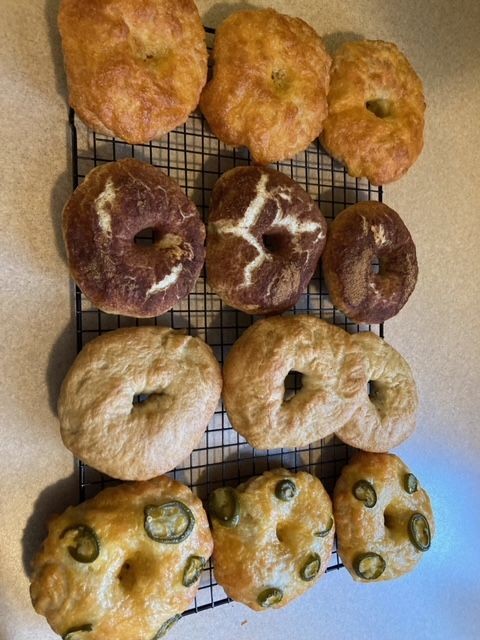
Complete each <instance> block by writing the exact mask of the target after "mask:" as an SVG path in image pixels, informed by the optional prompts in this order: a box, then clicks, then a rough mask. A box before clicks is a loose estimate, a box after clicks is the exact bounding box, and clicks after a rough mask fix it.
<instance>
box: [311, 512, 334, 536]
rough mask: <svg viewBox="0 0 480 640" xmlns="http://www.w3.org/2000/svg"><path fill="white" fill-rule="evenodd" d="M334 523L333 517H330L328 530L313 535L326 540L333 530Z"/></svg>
mask: <svg viewBox="0 0 480 640" xmlns="http://www.w3.org/2000/svg"><path fill="white" fill-rule="evenodd" d="M333 523H334V520H333V516H330V520H329V521H328V524H327V526H326V528H325V529H323V530H322V531H315V533H314V534H313V535H314V536H318V537H319V538H325V537H326V536H328V534H329V533H330V531H331V530H332V527H333Z"/></svg>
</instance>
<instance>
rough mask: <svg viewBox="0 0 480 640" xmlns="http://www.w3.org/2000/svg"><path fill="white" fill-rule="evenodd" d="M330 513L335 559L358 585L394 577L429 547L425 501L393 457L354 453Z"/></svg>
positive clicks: (430, 529) (431, 531)
mask: <svg viewBox="0 0 480 640" xmlns="http://www.w3.org/2000/svg"><path fill="white" fill-rule="evenodd" d="M333 510H334V515H335V524H336V528H337V543H338V551H339V554H340V557H341V559H342V562H343V564H344V565H345V566H346V568H347V569H348V571H349V572H350V574H351V576H352V577H353V578H354V579H355V580H357V581H358V582H372V581H380V580H391V579H392V578H398V577H399V576H401V575H403V574H405V573H408V572H409V571H412V569H414V568H415V566H416V564H417V563H418V562H419V560H420V558H421V557H422V553H423V552H425V551H427V550H428V548H429V547H430V542H431V539H432V537H433V534H434V527H435V523H434V519H433V514H432V508H431V505H430V500H429V497H428V495H427V493H426V492H425V491H424V489H421V488H420V486H419V482H418V480H417V478H415V476H414V475H413V474H412V473H411V472H410V471H409V469H408V468H407V467H406V465H405V464H404V463H403V462H402V461H401V460H400V458H398V457H397V456H394V455H392V454H389V453H365V452H363V451H360V452H358V453H356V454H355V456H354V457H353V458H352V460H351V461H350V462H349V463H348V464H347V465H346V466H345V467H343V469H342V473H341V475H340V478H339V479H338V481H337V483H336V485H335V490H334V495H333Z"/></svg>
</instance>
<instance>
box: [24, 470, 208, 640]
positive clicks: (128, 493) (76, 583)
mask: <svg viewBox="0 0 480 640" xmlns="http://www.w3.org/2000/svg"><path fill="white" fill-rule="evenodd" d="M172 500H178V501H180V502H182V503H183V504H184V505H186V506H187V507H188V508H189V509H190V511H191V512H192V514H193V516H194V519H195V523H194V526H193V529H192V532H191V533H190V535H189V536H188V537H187V538H185V540H183V541H182V542H179V543H178V544H164V543H161V542H157V541H155V540H152V539H151V538H150V537H149V536H148V535H147V533H146V531H145V528H144V517H145V516H144V508H145V507H146V506H147V505H152V504H153V505H159V504H163V503H166V502H170V501H172ZM79 524H85V525H87V526H89V527H90V528H91V529H93V531H94V532H95V533H96V535H97V538H98V542H99V555H98V557H97V559H96V560H94V561H93V562H90V563H82V562H77V561H76V560H75V559H74V558H73V557H72V556H71V555H70V553H69V551H68V544H69V541H68V537H64V538H61V535H62V533H63V532H64V531H65V529H67V528H68V527H72V526H77V525H79ZM212 547H213V543H212V537H211V534H210V530H209V527H208V521H207V517H206V514H205V511H204V510H203V507H202V503H201V501H200V500H199V499H198V498H197V497H196V496H194V494H193V493H192V492H191V491H190V489H188V487H186V486H184V485H183V484H180V483H179V482H176V481H175V480H171V479H170V478H167V477H160V478H154V479H153V480H150V481H148V482H136V483H132V484H123V485H119V486H117V487H113V488H108V489H105V490H103V491H102V492H101V493H99V494H98V495H97V496H96V497H95V498H92V499H91V500H87V501H86V502H83V503H82V504H80V505H79V506H77V507H69V508H68V509H67V510H66V511H65V512H64V513H63V514H62V515H61V516H56V517H55V518H53V519H52V520H51V522H50V523H49V527H48V537H47V538H46V540H45V541H44V543H43V547H42V549H41V551H40V552H39V553H38V555H37V556H36V558H35V559H34V562H33V575H32V584H31V587H30V594H31V598H32V602H33V606H34V607H35V609H36V611H37V612H38V613H40V614H42V615H44V616H45V617H46V618H47V621H48V623H49V624H50V626H51V627H52V629H53V630H54V631H55V632H56V633H58V634H60V635H62V634H65V633H66V632H67V631H68V630H70V629H72V628H75V627H79V626H83V625H85V624H91V625H92V631H91V632H89V633H88V634H87V633H85V634H81V636H82V638H83V636H84V635H85V637H87V636H88V638H89V640H112V639H113V638H115V640H132V638H148V639H150V638H153V637H154V636H155V634H156V633H157V631H158V630H159V629H160V628H161V626H162V625H163V624H164V623H165V621H166V620H168V619H170V618H172V617H173V616H174V615H175V614H178V613H181V612H182V611H184V610H185V609H187V608H188V606H189V605H190V604H191V602H192V600H193V598H194V597H195V594H196V592H197V590H198V586H199V581H198V580H197V581H196V582H195V583H194V584H192V585H191V586H189V587H185V586H184V585H183V584H182V579H183V572H184V570H185V566H186V563H187V561H188V559H189V558H190V556H192V555H197V556H201V557H203V558H204V559H205V560H207V559H208V558H209V557H210V554H211V552H212ZM78 637H80V634H79V636H78Z"/></svg>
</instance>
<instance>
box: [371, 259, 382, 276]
mask: <svg viewBox="0 0 480 640" xmlns="http://www.w3.org/2000/svg"><path fill="white" fill-rule="evenodd" d="M370 267H371V269H372V273H374V274H375V275H377V274H379V273H380V260H379V259H378V256H373V258H372V261H371V262H370Z"/></svg>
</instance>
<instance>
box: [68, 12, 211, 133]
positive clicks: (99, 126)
mask: <svg viewBox="0 0 480 640" xmlns="http://www.w3.org/2000/svg"><path fill="white" fill-rule="evenodd" d="M58 25H59V29H60V33H61V36H62V45H63V53H64V59H65V69H66V72H67V80H68V89H69V102H70V104H71V106H72V107H73V108H74V109H75V111H76V112H77V114H78V115H79V116H80V118H81V119H82V120H83V121H84V122H85V124H87V125H88V126H89V127H91V128H92V129H94V130H95V131H98V132H100V133H105V134H107V135H113V136H116V137H118V138H122V139H123V140H126V141H127V142H130V143H133V144H137V143H142V142H148V141H149V140H152V139H157V138H160V137H161V136H162V135H163V134H164V133H166V132H167V131H171V130H172V129H174V128H175V127H177V126H178V125H180V124H182V123H184V122H185V121H186V119H187V118H188V116H189V114H190V113H191V112H192V111H193V110H194V109H195V108H196V106H197V104H198V101H199V97H200V92H201V90H202V88H203V86H204V84H205V82H206V80H207V48H206V44H205V33H204V30H203V26H202V22H201V19H200V16H199V14H198V11H197V8H196V6H195V3H194V2H193V0H141V2H139V1H138V0H62V3H61V6H60V13H59V16H58Z"/></svg>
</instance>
